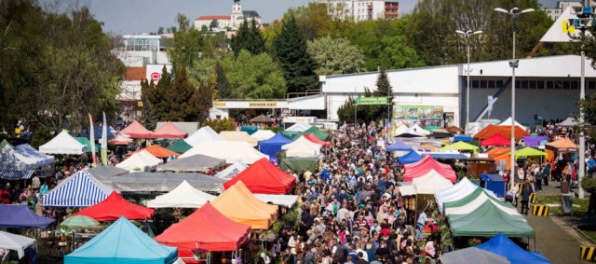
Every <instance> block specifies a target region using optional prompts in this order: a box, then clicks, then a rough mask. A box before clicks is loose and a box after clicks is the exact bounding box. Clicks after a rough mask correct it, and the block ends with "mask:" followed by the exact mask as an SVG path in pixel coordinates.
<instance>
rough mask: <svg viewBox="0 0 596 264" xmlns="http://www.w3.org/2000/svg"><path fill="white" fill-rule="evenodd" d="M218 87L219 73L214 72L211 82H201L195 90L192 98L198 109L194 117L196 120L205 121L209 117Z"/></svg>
mask: <svg viewBox="0 0 596 264" xmlns="http://www.w3.org/2000/svg"><path fill="white" fill-rule="evenodd" d="M216 87H217V75H216V73H212V74H211V78H210V80H209V82H208V83H205V82H201V84H200V86H199V89H196V90H195V92H194V94H193V98H192V100H193V101H194V102H193V103H194V105H195V109H196V112H195V117H194V118H195V120H196V121H198V122H200V123H203V122H204V121H205V120H207V119H208V118H209V110H211V107H213V95H214V93H215V88H216Z"/></svg>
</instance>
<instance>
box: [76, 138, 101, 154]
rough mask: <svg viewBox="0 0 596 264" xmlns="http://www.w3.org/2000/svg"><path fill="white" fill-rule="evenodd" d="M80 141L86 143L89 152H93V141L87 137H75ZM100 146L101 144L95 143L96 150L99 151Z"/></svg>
mask: <svg viewBox="0 0 596 264" xmlns="http://www.w3.org/2000/svg"><path fill="white" fill-rule="evenodd" d="M75 139H76V140H77V141H78V142H79V143H81V144H83V145H85V146H86V147H87V152H91V141H89V139H88V138H86V137H76V138H75ZM99 150H100V146H99V144H95V152H99Z"/></svg>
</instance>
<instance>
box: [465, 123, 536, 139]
mask: <svg viewBox="0 0 596 264" xmlns="http://www.w3.org/2000/svg"><path fill="white" fill-rule="evenodd" d="M496 133H499V134H501V136H503V137H505V138H508V139H511V126H495V125H492V124H490V125H488V126H486V127H485V128H484V129H482V130H480V132H478V133H476V134H475V135H474V138H477V139H480V140H483V139H487V138H490V137H492V136H493V135H494V134H496ZM524 136H529V134H528V133H527V132H526V130H525V129H522V128H521V127H519V126H515V140H520V139H522V138H523V137H524Z"/></svg>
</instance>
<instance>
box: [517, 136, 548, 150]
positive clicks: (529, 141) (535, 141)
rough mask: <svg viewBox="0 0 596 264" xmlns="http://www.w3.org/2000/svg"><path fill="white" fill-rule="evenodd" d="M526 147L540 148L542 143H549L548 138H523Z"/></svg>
mask: <svg viewBox="0 0 596 264" xmlns="http://www.w3.org/2000/svg"><path fill="white" fill-rule="evenodd" d="M523 140H524V146H526V147H538V146H540V142H542V141H547V140H548V137H547V136H526V137H524V138H523Z"/></svg>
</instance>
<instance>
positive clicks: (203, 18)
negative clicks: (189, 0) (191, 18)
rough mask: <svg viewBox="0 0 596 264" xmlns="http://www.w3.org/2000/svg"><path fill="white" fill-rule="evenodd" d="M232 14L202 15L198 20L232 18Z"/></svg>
mask: <svg viewBox="0 0 596 264" xmlns="http://www.w3.org/2000/svg"><path fill="white" fill-rule="evenodd" d="M230 18H231V16H200V17H197V19H196V20H230Z"/></svg>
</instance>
